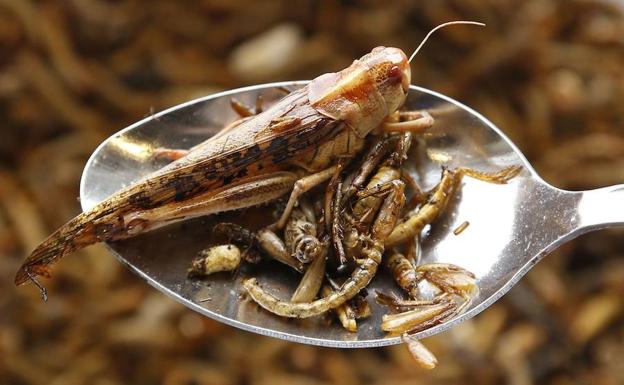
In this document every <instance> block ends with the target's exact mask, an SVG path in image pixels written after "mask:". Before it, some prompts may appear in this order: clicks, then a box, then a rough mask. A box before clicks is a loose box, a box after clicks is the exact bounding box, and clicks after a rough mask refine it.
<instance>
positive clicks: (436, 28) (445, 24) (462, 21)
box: [407, 20, 485, 63]
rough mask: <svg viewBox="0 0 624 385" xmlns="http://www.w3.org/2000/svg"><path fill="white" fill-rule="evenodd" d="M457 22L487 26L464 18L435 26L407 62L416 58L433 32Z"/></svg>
mask: <svg viewBox="0 0 624 385" xmlns="http://www.w3.org/2000/svg"><path fill="white" fill-rule="evenodd" d="M455 24H472V25H479V26H481V27H485V24H483V23H479V22H478V21H464V20H458V21H449V22H448V23H444V24H440V25H438V26H437V27H435V28H434V29H432V30H431V31H429V33H428V34H427V36H425V38H424V39H423V40H422V41H421V42H420V45H419V46H418V47H417V48H416V49H415V50H414V53H413V54H412V56H410V58H409V60H408V61H407V62H408V63H411V62H412V59H413V58H414V56H416V54H417V53H418V51H420V49H421V48H422V46H423V45H425V42H427V39H429V36H431V34H432V33H434V32H435V31H437V30H438V29H440V28H444V27H446V26H449V25H455Z"/></svg>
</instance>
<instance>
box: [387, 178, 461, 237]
mask: <svg viewBox="0 0 624 385" xmlns="http://www.w3.org/2000/svg"><path fill="white" fill-rule="evenodd" d="M461 175H462V174H461V173H457V172H454V171H450V170H444V171H443V173H442V179H441V180H440V183H439V184H438V185H437V186H436V187H435V189H434V190H433V192H432V193H431V194H430V195H429V199H428V200H427V203H425V204H424V205H423V206H422V207H421V208H420V209H418V210H417V211H415V212H414V211H411V212H409V213H408V214H407V219H406V220H405V221H403V222H401V223H399V224H398V225H397V226H396V227H395V228H394V230H392V233H390V235H389V236H388V239H387V240H386V242H387V243H386V246H394V245H397V244H399V243H403V242H405V241H408V240H409V239H411V238H414V237H415V236H416V235H418V234H420V232H421V231H422V229H423V228H424V227H425V226H426V225H427V224H429V223H431V222H433V221H435V220H436V219H437V218H438V216H439V215H440V214H441V213H442V212H443V211H444V210H445V209H446V207H447V206H448V203H449V201H450V200H451V197H452V196H453V195H454V194H455V191H456V190H457V186H458V185H459V182H460V181H461Z"/></svg>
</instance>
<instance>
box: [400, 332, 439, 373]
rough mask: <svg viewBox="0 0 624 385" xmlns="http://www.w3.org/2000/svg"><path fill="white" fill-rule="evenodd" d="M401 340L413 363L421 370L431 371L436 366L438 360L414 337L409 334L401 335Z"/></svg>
mask: <svg viewBox="0 0 624 385" xmlns="http://www.w3.org/2000/svg"><path fill="white" fill-rule="evenodd" d="M401 340H403V342H404V343H405V344H406V345H407V348H408V349H409V352H410V353H411V355H412V358H414V361H415V362H416V363H417V364H418V366H420V367H421V368H423V369H433V368H435V367H436V366H437V365H438V360H437V358H435V356H434V355H433V353H431V352H430V351H429V349H427V348H426V347H425V345H423V344H422V343H421V342H420V341H418V340H417V339H416V338H414V336H411V335H409V334H407V333H406V334H403V335H402V336H401Z"/></svg>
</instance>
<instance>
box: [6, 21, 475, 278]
mask: <svg viewBox="0 0 624 385" xmlns="http://www.w3.org/2000/svg"><path fill="white" fill-rule="evenodd" d="M458 23H464V24H479V25H482V24H480V23H475V22H451V23H445V24H442V25H439V26H438V27H436V28H434V29H433V30H431V31H430V32H429V34H428V35H427V36H426V37H425V39H424V40H423V41H422V43H421V44H420V46H419V47H418V48H417V49H416V50H415V51H414V54H413V55H412V56H411V58H413V57H414V55H415V54H416V52H418V50H419V49H420V48H421V47H422V45H423V44H424V42H425V41H426V40H427V38H428V37H429V36H430V35H431V33H433V32H434V31H435V30H437V29H438V28H441V27H443V26H446V25H449V24H458ZM411 58H410V59H409V60H408V58H407V56H406V55H405V53H404V52H403V51H402V50H401V49H399V48H392V47H377V48H374V49H373V50H372V51H371V52H370V53H368V54H366V55H364V56H363V57H361V58H360V59H358V60H355V61H354V62H353V63H352V64H351V65H350V66H349V67H347V68H345V69H343V70H342V71H339V72H335V73H327V74H324V75H321V76H319V77H317V78H315V79H313V80H312V81H311V82H310V83H309V84H308V85H306V86H305V87H303V88H301V89H299V90H296V91H293V92H291V93H289V94H288V95H286V96H285V97H283V98H282V99H281V100H279V101H277V102H276V103H275V104H273V105H272V106H271V107H269V108H268V109H266V110H265V111H263V112H260V113H258V114H257V115H253V116H249V117H246V118H243V119H240V120H238V121H236V122H235V123H233V124H231V125H229V126H227V127H225V128H224V129H223V130H222V131H221V132H219V133H218V134H217V135H215V136H213V137H212V138H209V139H208V140H206V141H204V142H202V143H201V144H199V145H197V146H195V147H193V148H192V149H191V151H188V152H182V153H181V156H180V157H179V159H177V160H175V161H174V162H172V163H170V164H168V165H167V166H165V167H163V168H161V169H160V170H158V171H156V172H154V173H152V174H150V175H148V176H147V177H146V178H144V179H142V180H141V181H139V182H137V183H136V184H134V185H132V186H129V187H128V188H126V189H124V190H122V191H120V192H117V193H115V194H114V195H112V196H111V197H109V198H107V199H106V200H104V201H103V202H101V203H99V204H98V205H96V206H95V207H93V208H92V209H91V210H89V211H87V212H84V213H82V214H80V215H78V216H76V217H75V218H73V219H72V220H70V221H69V222H67V223H66V224H65V225H63V226H62V227H61V228H59V229H58V230H56V231H55V232H54V233H53V234H52V235H50V236H49V237H48V238H47V239H46V240H44V241H43V242H42V243H41V244H40V245H39V246H38V247H36V248H35V250H34V251H33V252H32V254H31V255H30V256H29V257H28V258H27V259H26V260H25V261H24V263H23V264H22V266H21V267H20V269H19V270H18V272H17V274H16V277H15V284H16V285H21V284H23V283H25V282H27V281H29V280H30V281H33V282H34V283H37V282H36V280H35V278H36V277H37V276H50V266H51V265H52V264H53V263H55V262H57V261H58V260H59V259H60V258H62V257H64V256H65V255H68V254H70V253H72V252H74V251H77V250H79V249H81V248H84V247H86V246H89V245H91V244H95V243H98V242H108V241H116V240H121V239H125V238H130V237H134V236H136V235H138V234H142V233H145V232H148V231H151V230H154V229H156V228H159V227H162V226H165V225H168V224H171V223H174V222H177V221H181V220H186V219H190V218H194V217H198V216H204V215H210V214H216V213H220V212H224V211H230V210H237V209H243V208H246V207H251V206H255V205H259V204H263V203H266V202H269V201H272V200H275V199H277V198H279V197H281V196H283V195H286V194H288V193H290V197H289V199H288V201H287V204H286V208H285V209H284V212H283V214H282V216H281V218H280V219H279V220H278V222H277V223H276V225H275V227H276V228H277V229H281V228H283V227H284V225H285V224H286V221H287V220H288V218H289V216H290V213H291V211H292V209H293V208H294V206H295V204H296V202H297V200H298V198H299V197H300V196H301V195H302V194H303V193H305V192H306V191H307V190H309V189H311V188H312V187H314V186H316V185H318V184H320V183H323V182H325V181H327V180H328V179H330V178H331V177H332V175H334V173H335V171H336V167H337V166H336V164H337V163H338V160H339V159H341V158H344V157H353V156H355V155H357V154H358V153H359V152H360V150H361V149H362V148H363V147H364V145H365V140H366V137H367V136H369V135H382V134H384V133H387V132H392V131H418V130H419V129H421V128H422V127H423V126H427V124H429V121H428V120H427V119H424V120H426V121H425V122H423V121H422V120H423V119H421V117H419V115H418V114H416V117H415V118H414V119H412V120H410V121H407V122H405V121H404V122H396V121H395V120H393V119H391V118H390V117H393V116H396V114H397V113H398V110H399V109H400V108H401V107H402V105H403V103H404V102H405V99H406V96H407V93H408V90H409V86H410V83H411V72H410V61H411Z"/></svg>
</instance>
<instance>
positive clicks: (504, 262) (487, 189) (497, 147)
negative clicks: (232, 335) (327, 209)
mask: <svg viewBox="0 0 624 385" xmlns="http://www.w3.org/2000/svg"><path fill="white" fill-rule="evenodd" d="M305 84H306V82H301V81H300V82H283V83H272V84H264V85H258V86H253V87H246V88H240V89H236V90H232V91H227V92H223V93H219V94H216V95H211V96H208V97H204V98H200V99H196V100H193V101H190V102H187V103H184V104H181V105H178V106H176V107H173V108H170V109H168V110H166V111H163V112H160V113H158V114H155V115H153V116H150V117H148V118H146V119H143V120H141V121H140V122H137V123H136V124H133V125H131V126H129V127H127V128H126V129H124V130H122V131H120V132H119V133H117V134H114V135H113V136H111V137H110V138H108V139H107V140H106V141H104V142H103V143H102V144H101V145H100V146H99V147H98V148H97V149H96V150H95V152H94V153H93V155H92V156H91V158H90V159H89V161H88V162H87V165H86V167H85V170H84V172H83V175H82V180H81V186H80V197H81V204H82V208H83V210H88V209H90V208H91V207H93V206H94V205H96V204H97V203H98V202H100V201H102V200H104V199H105V198H107V197H108V196H109V195H111V194H113V193H114V192H116V191H118V190H120V189H122V188H124V187H126V186H128V185H130V184H132V183H134V182H136V181H138V180H139V179H141V178H143V177H144V176H146V175H147V174H149V173H151V172H153V171H155V170H157V169H158V168H160V167H162V166H163V165H164V163H161V162H158V161H155V160H154V156H153V155H154V151H155V150H156V149H157V148H190V147H192V146H194V145H195V144H198V143H200V142H202V141H204V140H205V139H207V138H209V137H210V136H212V135H214V134H215V133H217V132H218V131H219V130H220V129H221V128H222V127H223V126H224V125H226V124H227V123H229V122H231V121H233V120H234V119H235V118H236V117H237V116H236V115H235V113H234V112H233V111H231V109H230V107H229V104H230V99H231V98H232V97H235V98H236V99H238V100H240V101H243V102H245V103H248V104H253V103H254V101H255V99H256V97H257V96H258V95H262V96H263V98H264V100H265V101H266V102H267V103H269V104H270V103H271V102H272V101H275V100H277V99H278V98H280V97H281V96H283V92H282V91H281V90H280V89H283V87H286V88H288V89H290V90H294V89H296V88H299V87H302V86H303V85H305ZM405 107H406V108H407V109H410V110H420V109H427V110H428V111H429V112H430V113H431V115H432V116H433V117H434V118H435V124H434V126H433V127H432V129H431V130H429V131H428V132H427V133H426V134H425V135H424V136H423V137H422V139H421V141H422V142H423V143H422V145H418V146H414V147H415V149H413V151H412V153H411V154H410V157H409V159H408V161H407V167H406V168H407V170H408V172H409V173H410V174H411V176H412V177H413V178H414V179H415V180H417V181H418V182H419V184H420V185H421V186H422V187H423V188H424V189H429V188H431V187H433V186H434V185H435V184H436V183H437V182H438V181H439V178H440V172H441V169H442V167H448V168H454V167H459V166H461V167H469V168H473V169H477V170H480V171H488V172H491V171H497V170H500V169H502V168H504V167H507V166H511V165H522V166H523V171H522V172H521V173H520V175H518V176H517V177H516V178H514V179H512V180H511V181H510V182H509V183H508V184H506V185H494V184H488V183H484V182H481V181H478V180H475V179H471V178H469V177H466V178H464V180H463V184H462V187H461V189H460V192H459V194H458V196H457V197H456V198H455V199H454V200H453V202H452V203H451V205H450V207H449V209H448V211H447V212H446V214H445V215H443V217H442V218H441V219H440V220H439V221H438V222H436V223H435V224H434V225H433V226H432V227H430V228H426V229H425V232H426V233H427V234H426V236H424V237H423V241H422V248H421V255H420V263H434V262H443V263H452V264H455V265H458V266H461V267H463V268H466V269H467V270H469V271H471V272H473V273H474V274H475V275H476V278H477V282H478V285H479V294H478V295H477V296H476V297H475V298H474V300H473V301H472V302H471V304H470V306H469V307H468V308H467V310H466V311H465V312H464V313H462V314H460V315H458V316H456V317H455V318H454V319H451V320H449V321H447V322H445V323H443V324H441V325H438V326H435V327H433V328H430V329H427V330H424V331H422V332H420V333H418V334H416V335H415V336H416V338H419V339H420V338H425V337H428V336H431V335H434V334H437V333H440V332H442V331H444V330H447V329H449V328H451V327H453V326H454V325H457V324H458V323H460V322H462V321H464V320H467V319H469V318H471V317H474V316H475V315H476V314H478V313H479V312H481V311H483V310H484V309H486V308H487V307H488V306H490V305H491V304H492V303H493V302H495V301H496V300H497V299H498V298H500V297H501V296H502V295H503V294H505V293H506V292H507V291H508V290H509V289H510V288H511V287H513V285H514V284H515V283H516V282H517V281H518V280H519V279H520V278H521V277H522V276H523V275H524V274H525V273H526V272H527V271H528V270H529V269H530V268H531V267H532V266H534V265H535V264H536V263H537V262H539V261H540V260H541V259H542V258H543V257H544V256H545V255H546V254H548V253H549V252H550V251H552V250H553V249H555V248H556V247H557V246H559V245H560V244H562V243H563V242H565V241H567V240H569V239H571V238H573V237H576V236H578V235H580V234H582V233H583V232H586V231H589V230H592V229H598V228H603V227H608V226H612V225H621V224H624V186H614V187H608V188H604V189H599V190H593V191H587V192H570V191H563V190H560V189H557V188H554V187H552V186H550V185H548V184H547V183H546V182H544V181H543V180H542V179H541V178H540V177H539V176H538V175H537V173H536V172H535V171H534V170H533V168H532V167H531V165H530V164H529V163H528V162H527V160H526V159H525V158H524V156H523V155H522V153H521V152H520V151H519V150H518V148H517V147H516V146H515V145H514V144H513V143H512V142H511V141H510V140H509V139H508V138H507V137H506V136H505V135H504V134H503V133H502V132H501V131H500V130H499V129H498V128H496V127H495V126H494V125H493V124H492V123H491V122H489V121H488V120H487V119H485V118H484V117H483V116H481V115H480V114H479V113H477V112H475V111H474V110H472V109H470V108H469V107H466V106H465V105H463V104H461V103H459V102H457V101H455V100H453V99H451V98H449V97H446V96H444V95H441V94H439V93H436V92H434V91H430V90H427V89H424V88H421V87H416V86H411V90H410V92H409V95H408V98H407V100H406V103H405ZM266 210H267V209H266V207H265V208H252V209H248V210H245V211H242V212H233V213H226V214H223V215H215V216H209V217H204V218H200V219H195V220H191V221H187V222H184V223H180V224H175V225H171V226H168V227H165V228H162V229H159V230H156V231H154V232H151V233H148V234H145V235H141V236H138V237H136V238H133V239H129V240H124V241H119V242H114V243H109V244H108V247H109V248H110V250H111V252H112V253H113V254H114V255H115V256H116V257H117V258H118V259H119V260H120V261H121V262H122V263H123V264H125V265H126V266H128V267H129V268H130V269H131V270H133V271H134V272H135V273H137V274H138V275H139V276H140V277H142V278H144V279H145V280H146V281H147V282H148V283H149V284H150V285H152V286H154V287H155V288H156V289H158V290H160V291H161V292H163V293H165V294H166V295H168V296H170V297H172V298H173V299H175V300H176V301H178V302H180V303H182V304H183V305H185V306H187V307H189V308H191V309H193V310H195V311H197V312H199V313H202V314H204V315H206V316H208V317H211V318H214V319H216V320H218V321H221V322H224V323H226V324H229V325H232V326H235V327H238V328H241V329H244V330H248V331H252V332H255V333H259V334H264V335H268V336H271V337H276V338H283V339H286V340H291V341H296V342H300V343H307V344H314V345H321V346H331V347H342V348H358V347H377V346H385V345H393V344H397V343H400V342H401V340H400V338H398V337H388V336H387V335H386V333H384V332H383V331H382V330H381V329H380V326H379V325H380V324H381V317H382V315H383V314H385V313H387V312H388V309H386V308H384V307H382V306H380V305H378V304H377V303H376V302H375V300H374V298H373V297H374V294H373V293H374V291H375V290H381V291H383V292H386V293H396V294H397V295H400V294H401V293H400V292H399V289H398V288H397V287H396V285H395V284H394V282H393V281H392V278H391V277H390V276H389V275H387V274H386V273H385V272H384V271H383V269H382V271H380V272H379V273H378V274H377V276H376V277H375V279H374V280H373V281H372V282H371V284H370V285H369V287H368V289H369V290H368V293H369V298H368V301H369V303H370V305H371V308H372V316H371V317H369V318H368V319H366V320H362V321H359V322H358V331H357V333H350V332H347V331H346V330H344V329H343V328H342V327H341V326H340V325H339V324H338V323H337V322H328V320H327V319H326V318H323V317H316V318H312V319H304V320H288V319H283V318H280V317H277V316H274V315H272V314H270V313H269V312H267V311H264V310H262V309H260V307H258V306H257V305H256V304H254V303H253V302H251V301H248V300H244V299H243V298H242V296H241V294H242V287H241V282H242V277H245V276H255V277H257V278H258V280H259V282H260V283H261V284H262V285H263V286H265V287H268V289H269V290H271V291H272V292H275V293H277V295H279V296H281V297H282V298H287V297H289V294H290V293H291V292H292V290H294V288H295V287H296V285H297V283H298V280H299V279H300V276H299V275H297V274H295V273H293V272H292V271H290V270H289V269H287V268H282V267H281V266H279V264H276V263H266V264H264V263H263V264H261V265H260V266H257V267H256V266H253V267H250V266H244V267H243V268H242V269H241V270H240V271H239V272H238V273H237V274H236V275H232V274H230V273H219V274H215V275H211V276H209V277H206V278H205V279H203V280H196V279H189V278H187V270H188V268H189V266H190V264H191V260H192V259H193V257H194V256H195V254H196V253H197V252H198V251H199V250H201V249H204V248H206V247H207V246H209V245H210V242H211V228H212V226H213V225H214V224H215V223H218V222H222V221H229V222H237V223H240V224H243V225H245V226H247V227H252V228H258V227H259V226H261V225H263V224H266V223H263V218H265V217H267V215H266ZM466 221H467V222H469V226H468V227H467V228H466V229H465V230H464V231H463V232H461V233H460V234H458V235H455V234H454V232H453V230H454V229H456V228H457V227H458V226H460V225H461V224H462V223H464V222H466ZM422 289H423V290H425V291H426V290H427V288H426V287H423V288H422Z"/></svg>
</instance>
